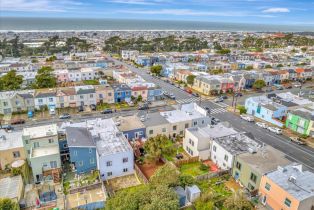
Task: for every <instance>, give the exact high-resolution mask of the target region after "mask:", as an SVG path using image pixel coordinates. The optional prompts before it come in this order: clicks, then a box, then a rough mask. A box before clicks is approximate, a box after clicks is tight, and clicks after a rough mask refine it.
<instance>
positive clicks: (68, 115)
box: [59, 113, 71, 120]
mask: <svg viewBox="0 0 314 210" xmlns="http://www.w3.org/2000/svg"><path fill="white" fill-rule="evenodd" d="M70 118H71V115H70V114H68V113H63V114H62V115H60V116H59V119H62V120H63V119H70Z"/></svg>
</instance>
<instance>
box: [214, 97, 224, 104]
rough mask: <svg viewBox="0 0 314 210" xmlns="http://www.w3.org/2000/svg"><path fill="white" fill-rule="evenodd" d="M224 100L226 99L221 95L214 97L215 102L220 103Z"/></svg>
mask: <svg viewBox="0 0 314 210" xmlns="http://www.w3.org/2000/svg"><path fill="white" fill-rule="evenodd" d="M223 101H224V99H223V98H222V97H219V98H215V99H214V102H215V103H219V102H223Z"/></svg>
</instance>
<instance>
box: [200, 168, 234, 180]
mask: <svg viewBox="0 0 314 210" xmlns="http://www.w3.org/2000/svg"><path fill="white" fill-rule="evenodd" d="M228 173H230V170H223V171H217V172H210V173H207V174H203V175H199V176H196V177H195V179H196V180H197V181H202V180H206V179H211V178H213V177H218V176H222V175H225V174H228Z"/></svg>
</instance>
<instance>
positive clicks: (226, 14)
mask: <svg viewBox="0 0 314 210" xmlns="http://www.w3.org/2000/svg"><path fill="white" fill-rule="evenodd" d="M0 10H1V11H0V13H1V16H15V17H70V18H119V19H156V20H200V21H212V22H217V21H218V22H242V23H265V24H291V25H314V0H1V1H0Z"/></svg>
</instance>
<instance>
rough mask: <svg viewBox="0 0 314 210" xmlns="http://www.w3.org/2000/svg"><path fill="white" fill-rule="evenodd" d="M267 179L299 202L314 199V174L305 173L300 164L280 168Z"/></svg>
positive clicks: (269, 174) (268, 175)
mask: <svg viewBox="0 0 314 210" xmlns="http://www.w3.org/2000/svg"><path fill="white" fill-rule="evenodd" d="M267 177H268V178H269V179H271V180H272V181H273V182H274V183H276V184H277V185H278V186H280V187H281V188H282V189H284V190H285V191H286V192H287V193H289V194H290V195H292V196H293V197H294V198H296V199H297V200H299V201H302V200H305V199H307V198H309V197H314V181H313V180H314V173H312V172H309V171H303V168H302V165H300V164H297V163H293V164H290V165H287V166H285V167H278V169H277V170H276V171H273V172H270V173H268V174H267Z"/></svg>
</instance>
